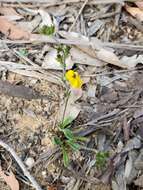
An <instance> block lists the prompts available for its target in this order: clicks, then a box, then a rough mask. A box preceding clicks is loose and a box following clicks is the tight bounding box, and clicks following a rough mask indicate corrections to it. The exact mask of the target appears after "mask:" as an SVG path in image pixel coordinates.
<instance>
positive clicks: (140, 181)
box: [134, 175, 143, 187]
mask: <svg viewBox="0 0 143 190" xmlns="http://www.w3.org/2000/svg"><path fill="white" fill-rule="evenodd" d="M134 183H135V185H136V186H139V187H143V175H141V176H139V177H138V178H137V179H136V180H135V181H134Z"/></svg>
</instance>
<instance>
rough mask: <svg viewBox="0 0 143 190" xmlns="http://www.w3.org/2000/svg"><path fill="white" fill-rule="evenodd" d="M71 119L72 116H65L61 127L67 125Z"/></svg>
mask: <svg viewBox="0 0 143 190" xmlns="http://www.w3.org/2000/svg"><path fill="white" fill-rule="evenodd" d="M72 121H73V118H72V117H67V118H65V119H64V121H63V123H62V128H65V127H68V126H69V125H70V124H71V123H72Z"/></svg>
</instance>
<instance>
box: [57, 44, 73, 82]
mask: <svg viewBox="0 0 143 190" xmlns="http://www.w3.org/2000/svg"><path fill="white" fill-rule="evenodd" d="M56 49H57V61H58V62H59V63H60V64H61V66H62V68H63V80H64V78H65V73H66V59H67V58H68V56H69V54H70V47H69V46H66V45H59V46H58V47H56Z"/></svg>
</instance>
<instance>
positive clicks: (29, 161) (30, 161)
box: [25, 157, 35, 169]
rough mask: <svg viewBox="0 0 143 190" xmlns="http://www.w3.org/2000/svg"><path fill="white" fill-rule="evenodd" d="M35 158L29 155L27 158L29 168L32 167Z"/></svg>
mask: <svg viewBox="0 0 143 190" xmlns="http://www.w3.org/2000/svg"><path fill="white" fill-rule="evenodd" d="M34 162H35V160H34V159H33V158H32V157H28V158H27V159H26V160H25V164H26V165H27V166H28V168H29V169H30V168H32V166H33V164H34Z"/></svg>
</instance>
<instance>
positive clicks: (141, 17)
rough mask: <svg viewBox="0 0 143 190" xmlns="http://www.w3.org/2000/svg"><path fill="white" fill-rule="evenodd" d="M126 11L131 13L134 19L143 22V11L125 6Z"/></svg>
mask: <svg viewBox="0 0 143 190" xmlns="http://www.w3.org/2000/svg"><path fill="white" fill-rule="evenodd" d="M125 9H126V11H127V12H128V13H130V14H131V15H132V16H133V17H135V18H136V19H138V20H139V21H141V22H142V21H143V10H141V9H139V8H138V7H130V6H128V5H126V6H125Z"/></svg>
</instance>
